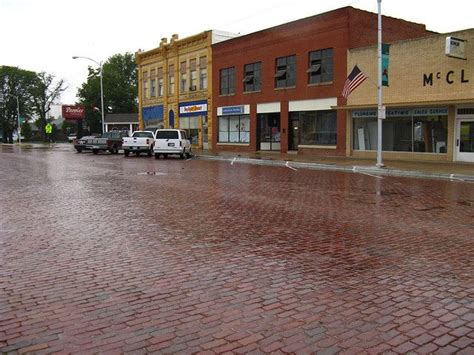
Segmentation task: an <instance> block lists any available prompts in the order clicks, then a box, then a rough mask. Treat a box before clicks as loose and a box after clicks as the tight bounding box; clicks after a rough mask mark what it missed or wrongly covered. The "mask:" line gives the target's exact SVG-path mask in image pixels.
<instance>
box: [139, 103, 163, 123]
mask: <svg viewBox="0 0 474 355" xmlns="http://www.w3.org/2000/svg"><path fill="white" fill-rule="evenodd" d="M142 117H143V120H144V121H149V120H162V119H163V105H157V106H150V107H143V109H142Z"/></svg>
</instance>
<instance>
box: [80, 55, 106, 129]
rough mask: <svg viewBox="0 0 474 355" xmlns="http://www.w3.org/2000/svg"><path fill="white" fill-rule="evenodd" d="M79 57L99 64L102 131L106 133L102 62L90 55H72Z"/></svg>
mask: <svg viewBox="0 0 474 355" xmlns="http://www.w3.org/2000/svg"><path fill="white" fill-rule="evenodd" d="M79 58H82V59H87V60H90V61H92V62H94V63H95V64H97V65H98V66H99V70H100V72H99V73H100V109H101V113H102V133H105V126H104V124H105V123H104V84H103V81H102V62H98V61H96V60H94V59H92V58H89V57H80V56H74V57H72V59H79Z"/></svg>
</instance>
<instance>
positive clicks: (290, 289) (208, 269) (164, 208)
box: [0, 147, 474, 354]
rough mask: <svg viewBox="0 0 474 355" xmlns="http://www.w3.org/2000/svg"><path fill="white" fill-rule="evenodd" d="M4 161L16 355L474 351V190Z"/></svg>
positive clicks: (38, 155) (196, 165)
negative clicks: (40, 354) (57, 354)
mask: <svg viewBox="0 0 474 355" xmlns="http://www.w3.org/2000/svg"><path fill="white" fill-rule="evenodd" d="M0 162H1V164H2V167H3V169H2V170H1V171H0V186H1V190H0V246H1V247H0V351H1V352H12V353H14V352H18V353H23V352H26V353H28V352H30V353H55V352H60V353H65V352H71V353H93V352H102V353H117V352H133V353H146V352H159V353H164V354H166V353H202V354H208V353H209V354H212V353H226V352H227V353H252V352H255V353H258V352H268V353H269V352H272V353H275V354H278V353H288V352H291V353H299V354H306V353H317V352H318V353H319V352H320V353H321V354H332V353H341V354H351V353H357V352H362V353H369V354H372V353H383V352H387V353H407V352H416V353H440V354H441V353H456V352H459V353H462V354H469V353H473V349H474V300H473V295H474V276H473V275H474V263H473V262H472V261H473V260H474V243H473V239H474V232H473V231H474V228H473V227H474V218H473V217H474V185H473V184H467V183H461V182H447V181H431V180H420V179H404V178H390V177H386V178H383V179H378V178H373V177H369V176H364V175H357V174H347V173H335V172H322V171H309V170H308V171H306V170H297V171H294V170H291V169H286V168H275V167H262V166H247V165H242V164H239V165H238V166H235V165H230V164H228V163H220V162H212V161H196V160H191V161H180V160H172V159H169V160H159V161H156V160H154V159H147V158H135V157H133V158H127V159H125V158H123V157H121V156H109V155H98V156H92V155H89V154H75V153H73V152H71V151H46V152H43V151H38V150H31V151H29V150H26V149H24V150H23V151H22V152H21V153H20V152H18V151H12V150H10V149H7V148H4V147H2V148H1V149H0ZM5 167H7V168H5ZM147 172H148V173H150V174H147Z"/></svg>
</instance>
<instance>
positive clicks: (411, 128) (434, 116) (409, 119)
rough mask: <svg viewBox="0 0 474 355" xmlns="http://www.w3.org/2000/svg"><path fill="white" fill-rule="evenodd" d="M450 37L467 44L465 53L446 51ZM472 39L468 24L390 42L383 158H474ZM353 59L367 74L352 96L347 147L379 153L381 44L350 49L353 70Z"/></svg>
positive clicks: (365, 154)
mask: <svg viewBox="0 0 474 355" xmlns="http://www.w3.org/2000/svg"><path fill="white" fill-rule="evenodd" d="M448 37H454V38H455V39H456V40H455V42H456V43H457V44H458V45H460V46H461V47H462V46H463V47H464V54H463V55H462V56H463V57H464V58H458V57H453V56H448V55H446V54H445V51H446V42H447V38H448ZM458 39H460V40H462V41H458ZM473 43H474V29H469V30H463V31H459V32H455V33H450V34H433V35H431V36H429V37H425V38H422V39H414V40H405V41H400V42H396V43H392V44H391V46H390V64H389V87H383V104H384V105H385V106H386V108H387V118H386V119H385V120H383V129H382V132H383V133H382V139H383V143H382V147H383V157H384V159H385V158H388V159H406V160H433V161H467V162H474V86H473V85H474V68H473V59H474V58H473V55H474V47H473ZM354 65H357V66H358V67H359V68H360V70H361V71H363V72H364V73H365V74H366V75H367V76H368V79H367V80H366V81H365V82H363V83H362V84H361V85H360V86H359V87H358V88H357V89H356V90H355V91H353V92H352V93H351V94H350V96H349V97H348V100H347V107H346V108H347V109H348V110H347V118H348V119H347V137H346V138H347V139H346V142H347V147H346V152H347V155H348V156H354V157H371V158H374V159H375V156H376V150H377V110H376V108H377V46H371V47H366V48H359V49H352V50H350V51H349V54H348V65H347V68H348V71H350V70H351V69H352V68H353V67H354Z"/></svg>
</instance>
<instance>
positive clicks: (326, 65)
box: [307, 48, 333, 84]
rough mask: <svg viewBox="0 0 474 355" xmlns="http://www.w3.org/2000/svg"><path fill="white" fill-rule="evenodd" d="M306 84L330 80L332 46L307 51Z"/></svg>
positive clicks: (331, 74)
mask: <svg viewBox="0 0 474 355" xmlns="http://www.w3.org/2000/svg"><path fill="white" fill-rule="evenodd" d="M307 72H308V84H319V83H327V82H331V81H332V78H333V50H332V48H328V49H322V50H319V51H313V52H309V63H308V70H307Z"/></svg>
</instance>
